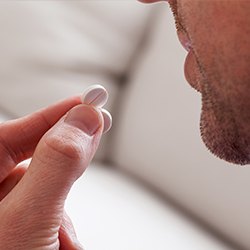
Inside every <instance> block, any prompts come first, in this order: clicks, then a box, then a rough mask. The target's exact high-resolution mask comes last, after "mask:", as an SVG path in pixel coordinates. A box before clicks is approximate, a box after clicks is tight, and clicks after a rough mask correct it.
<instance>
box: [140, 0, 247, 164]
mask: <svg viewBox="0 0 250 250" xmlns="http://www.w3.org/2000/svg"><path fill="white" fill-rule="evenodd" d="M142 2H145V3H153V2H158V1H154V0H144V1H142ZM168 2H169V4H170V6H171V8H172V10H173V12H174V16H175V20H176V27H177V33H178V36H179V38H180V40H182V44H183V45H184V46H185V47H186V49H187V50H188V51H189V52H188V55H187V58H186V62H185V69H184V70H185V75H186V79H187V81H188V82H189V83H190V85H191V86H192V87H194V88H195V89H196V90H197V91H199V92H200V93H201V96H202V112H201V122H200V129H201V136H202V139H203V141H204V143H205V145H206V146H207V148H208V149H209V150H210V151H211V152H212V153H214V154H215V155H217V156H218V157H220V158H222V159H224V160H226V161H228V162H231V163H235V164H240V165H246V164H250V70H249V69H250V15H249V11H250V1H249V0H237V1H236V0H169V1H168Z"/></svg>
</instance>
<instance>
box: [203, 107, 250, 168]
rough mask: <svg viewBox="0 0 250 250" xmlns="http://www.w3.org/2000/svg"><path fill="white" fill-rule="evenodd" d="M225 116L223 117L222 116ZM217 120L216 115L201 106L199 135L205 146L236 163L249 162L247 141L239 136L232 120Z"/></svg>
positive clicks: (244, 163) (215, 153)
mask: <svg viewBox="0 0 250 250" xmlns="http://www.w3.org/2000/svg"><path fill="white" fill-rule="evenodd" d="M223 118H225V117H223ZM223 118H222V120H223V122H220V120H219V121H218V119H216V116H215V115H214V114H213V113H212V112H209V111H208V110H207V109H206V108H204V107H203V110H202V114H201V122H200V130H201V137H202V140H203V142H204V143H205V145H206V147H207V148H208V149H209V151H211V152H212V153H213V154H214V155H216V156H217V157H219V158H220V159H223V160H225V161H227V162H230V163H233V164H237V165H247V164H250V152H247V150H249V143H250V142H247V141H246V140H244V139H242V138H246V137H244V136H243V137H242V136H239V133H238V130H237V128H236V127H235V126H236V125H235V123H233V121H231V120H228V121H227V122H226V121H225V119H223Z"/></svg>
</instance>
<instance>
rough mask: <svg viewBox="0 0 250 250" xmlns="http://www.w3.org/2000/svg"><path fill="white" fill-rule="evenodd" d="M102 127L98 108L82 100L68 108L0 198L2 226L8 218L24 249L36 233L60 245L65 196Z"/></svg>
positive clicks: (99, 136)
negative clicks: (17, 181) (20, 177)
mask: <svg viewBox="0 0 250 250" xmlns="http://www.w3.org/2000/svg"><path fill="white" fill-rule="evenodd" d="M102 131H103V117H102V115H101V112H100V111H98V110H96V109H95V108H93V107H91V106H87V105H83V104H82V105H78V106H76V107H74V108H73V109H72V110H70V111H69V113H68V114H67V115H66V116H65V117H63V118H62V119H61V120H60V121H59V122H58V123H57V124H56V125H55V126H54V127H52V129H50V130H49V131H48V132H47V133H46V134H45V135H44V136H43V137H42V139H41V140H40V142H39V143H38V146H37V148H36V150H35V152H34V155H33V158H32V161H31V164H30V166H29V169H28V170H27V172H26V174H25V175H24V177H23V178H22V180H21V181H20V182H19V183H18V184H17V186H16V187H15V188H14V189H13V190H12V192H11V193H10V194H9V195H8V196H7V197H6V198H5V199H4V200H3V202H2V203H1V206H2V207H3V209H2V210H1V213H2V212H3V210H4V211H5V215H4V216H3V218H1V226H0V227H2V226H4V225H5V226H6V224H5V223H4V221H3V220H6V223H7V225H11V235H12V236H11V237H13V236H15V235H18V236H19V237H18V239H21V240H22V241H24V242H23V244H24V245H25V244H26V243H25V242H28V243H27V245H25V246H26V247H27V248H24V249H30V247H31V246H30V245H28V244H29V242H30V241H31V242H33V243H35V242H36V241H35V238H37V237H38V238H39V240H40V243H41V242H42V243H41V244H46V246H47V245H50V244H51V243H52V242H51V241H54V242H53V244H59V243H58V231H59V228H60V224H61V220H62V216H63V207H64V202H65V199H66V197H67V194H68V192H69V190H70V188H71V186H72V185H73V183H74V182H75V180H76V179H77V178H78V177H79V176H80V175H81V174H82V173H83V172H84V170H85V169H86V168H87V166H88V164H89V162H90V161H91V160H92V158H93V156H94V153H95V152H96V149H97V147H98V144H99V141H100V138H101V135H102ZM0 216H1V214H0ZM1 217H2V216H1ZM20 218H21V219H20ZM13 225H14V226H13ZM13 227H14V228H13ZM2 229H3V228H2ZM5 231H8V230H6V228H5ZM0 233H1V229H0ZM52 234H53V235H52ZM0 236H1V235H0ZM9 237H10V236H9ZM41 237H42V238H43V240H45V241H46V240H48V241H49V242H43V240H41ZM0 238H1V237H0ZM33 243H32V244H33ZM40 243H39V244H40ZM18 244H20V242H18ZM38 247H39V246H38ZM54 247H55V245H54ZM12 249H14V248H12ZM53 249H54V248H53Z"/></svg>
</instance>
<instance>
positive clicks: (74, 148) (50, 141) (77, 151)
mask: <svg viewBox="0 0 250 250" xmlns="http://www.w3.org/2000/svg"><path fill="white" fill-rule="evenodd" d="M75 137H76V136H72V135H70V134H68V135H65V136H61V135H50V136H48V137H47V138H45V144H46V146H47V147H48V149H49V151H50V152H52V153H51V154H53V155H54V156H55V157H64V158H68V159H70V160H74V161H78V160H82V159H84V158H86V152H85V150H84V147H83V143H82V142H81V141H80V140H79V139H78V138H75Z"/></svg>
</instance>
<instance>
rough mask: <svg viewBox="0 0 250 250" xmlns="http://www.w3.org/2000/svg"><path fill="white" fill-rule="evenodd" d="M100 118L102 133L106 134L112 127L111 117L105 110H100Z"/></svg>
mask: <svg viewBox="0 0 250 250" xmlns="http://www.w3.org/2000/svg"><path fill="white" fill-rule="evenodd" d="M102 116H103V121H104V128H103V133H106V132H108V131H109V130H110V128H111V126H112V116H111V114H110V113H109V112H108V111H107V110H106V109H102Z"/></svg>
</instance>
